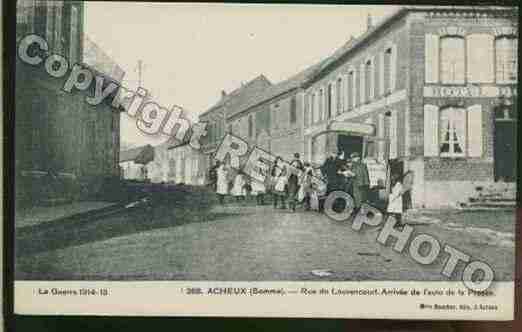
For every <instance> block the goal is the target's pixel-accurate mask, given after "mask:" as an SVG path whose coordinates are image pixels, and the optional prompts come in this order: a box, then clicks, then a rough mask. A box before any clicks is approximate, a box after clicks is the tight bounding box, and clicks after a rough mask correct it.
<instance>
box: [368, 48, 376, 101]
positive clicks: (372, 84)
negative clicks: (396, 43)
mask: <svg viewBox="0 0 522 332" xmlns="http://www.w3.org/2000/svg"><path fill="white" fill-rule="evenodd" d="M370 61H371V62H370V66H371V67H370V82H368V84H370V93H369V94H368V95H369V98H370V100H373V99H374V98H375V57H372V58H371V59H370Z"/></svg>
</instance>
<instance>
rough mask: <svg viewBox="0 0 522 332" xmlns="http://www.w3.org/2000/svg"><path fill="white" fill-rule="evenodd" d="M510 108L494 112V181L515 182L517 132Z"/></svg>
mask: <svg viewBox="0 0 522 332" xmlns="http://www.w3.org/2000/svg"><path fill="white" fill-rule="evenodd" d="M516 124H517V123H516V120H515V118H514V112H513V111H512V108H511V107H503V108H499V109H497V110H495V138H494V154H493V158H494V173H495V174H494V175H495V181H504V182H514V181H515V180H516V162H517V146H516V143H517V139H516V138H517V132H516Z"/></svg>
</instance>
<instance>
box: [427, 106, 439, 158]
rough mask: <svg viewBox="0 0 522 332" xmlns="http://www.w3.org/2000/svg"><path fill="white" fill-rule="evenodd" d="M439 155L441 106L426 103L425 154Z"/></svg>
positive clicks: (428, 155)
mask: <svg viewBox="0 0 522 332" xmlns="http://www.w3.org/2000/svg"><path fill="white" fill-rule="evenodd" d="M438 155H439V108H438V107H437V106H435V105H424V156H426V157H433V156H438Z"/></svg>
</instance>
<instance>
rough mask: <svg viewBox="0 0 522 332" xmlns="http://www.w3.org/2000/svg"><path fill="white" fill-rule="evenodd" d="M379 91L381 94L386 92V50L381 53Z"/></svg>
mask: <svg viewBox="0 0 522 332" xmlns="http://www.w3.org/2000/svg"><path fill="white" fill-rule="evenodd" d="M379 93H380V95H381V96H383V95H384V94H385V92H384V52H382V53H380V54H379Z"/></svg>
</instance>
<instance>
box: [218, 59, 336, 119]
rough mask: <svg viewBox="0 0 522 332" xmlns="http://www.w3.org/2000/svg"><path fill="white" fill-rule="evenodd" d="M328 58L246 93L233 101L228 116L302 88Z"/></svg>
mask: <svg viewBox="0 0 522 332" xmlns="http://www.w3.org/2000/svg"><path fill="white" fill-rule="evenodd" d="M327 59H328V58H327ZM327 59H325V60H322V61H320V62H319V63H316V64H314V65H312V66H310V67H308V68H306V69H304V70H302V71H300V72H299V73H297V74H295V75H293V76H291V77H290V78H288V79H286V80H284V81H281V82H279V83H277V84H274V85H271V86H269V87H267V88H265V89H262V90H258V91H253V92H252V93H250V94H248V95H245V96H244V98H243V96H242V98H237V99H235V100H233V101H231V102H230V112H228V113H227V117H233V116H235V115H237V114H239V113H242V112H244V111H246V110H248V109H250V108H252V107H254V106H257V105H259V104H261V103H263V102H265V101H268V100H271V99H273V98H275V97H277V96H280V95H282V94H284V93H287V92H289V91H291V90H293V89H297V88H300V87H301V86H302V85H303V84H304V83H305V82H307V81H308V80H309V79H310V77H311V76H312V75H313V74H314V73H315V71H316V70H317V69H319V68H320V67H321V65H322V64H323V63H324V62H325V61H326V60H327Z"/></svg>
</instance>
